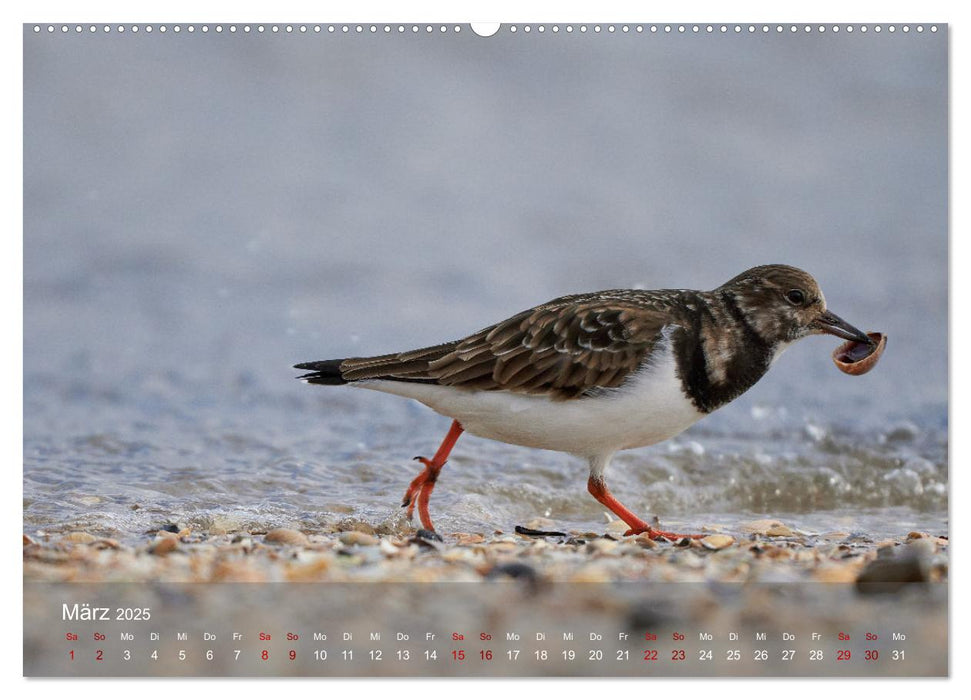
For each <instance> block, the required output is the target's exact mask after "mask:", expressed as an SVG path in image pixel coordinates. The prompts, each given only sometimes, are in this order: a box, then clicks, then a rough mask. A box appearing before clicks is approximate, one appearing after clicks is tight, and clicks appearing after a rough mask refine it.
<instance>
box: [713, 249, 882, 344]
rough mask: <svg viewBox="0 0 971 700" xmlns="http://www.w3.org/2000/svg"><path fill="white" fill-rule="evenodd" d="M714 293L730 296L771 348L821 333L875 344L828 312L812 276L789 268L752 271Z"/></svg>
mask: <svg viewBox="0 0 971 700" xmlns="http://www.w3.org/2000/svg"><path fill="white" fill-rule="evenodd" d="M714 293H715V294H727V295H728V296H729V297H730V298H731V299H732V300H733V301H734V303H735V305H736V307H737V308H738V310H739V312H740V313H741V315H742V316H743V317H744V319H745V321H746V322H747V323H748V324H749V325H750V326H751V327H752V329H753V330H754V331H755V332H756V333H757V334H758V335H759V336H760V337H761V338H762V339H763V340H765V341H766V342H768V343H769V344H771V345H779V344H788V343H791V342H793V341H795V340H798V339H799V338H804V337H805V336H807V335H815V334H818V333H829V334H830V335H835V336H837V337H839V338H843V339H845V340H853V341H856V342H859V343H867V344H868V345H870V344H872V342H873V341H871V340H870V339H869V338H868V337H867V335H866V334H865V333H863V332H862V331H860V330H859V329H857V328H855V327H854V326H851V325H850V324H849V323H847V322H846V321H844V320H843V319H841V318H840V317H839V316H837V315H836V314H834V313H833V312H832V311H829V310H828V309H827V308H826V299H825V297H824V296H823V292H822V291H821V290H820V288H819V285H818V284H817V283H816V280H814V279H813V277H812V275H810V274H809V273H808V272H804V271H802V270H800V269H798V268H795V267H790V266H789V265H761V266H759V267H753V268H752V269H751V270H746V271H745V272H743V273H742V274H740V275H738V276H737V277H734V278H733V279H731V280H729V281H728V282H726V283H725V284H723V285H722V286H721V287H719V288H718V289H716V290H715V291H714Z"/></svg>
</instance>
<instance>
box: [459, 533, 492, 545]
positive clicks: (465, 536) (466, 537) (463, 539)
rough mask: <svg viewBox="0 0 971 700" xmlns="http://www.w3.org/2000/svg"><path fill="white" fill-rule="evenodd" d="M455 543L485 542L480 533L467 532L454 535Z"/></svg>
mask: <svg viewBox="0 0 971 700" xmlns="http://www.w3.org/2000/svg"><path fill="white" fill-rule="evenodd" d="M456 538H457V544H459V545H463V546H465V545H470V544H481V543H482V542H485V537H484V536H483V535H480V534H469V533H465V532H462V533H459V534H458V535H456Z"/></svg>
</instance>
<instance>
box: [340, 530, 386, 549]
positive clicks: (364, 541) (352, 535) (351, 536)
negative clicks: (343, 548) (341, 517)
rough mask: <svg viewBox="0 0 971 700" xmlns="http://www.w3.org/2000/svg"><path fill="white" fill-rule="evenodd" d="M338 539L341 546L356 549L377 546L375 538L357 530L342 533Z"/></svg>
mask: <svg viewBox="0 0 971 700" xmlns="http://www.w3.org/2000/svg"><path fill="white" fill-rule="evenodd" d="M338 539H339V540H340V541H341V542H342V543H343V544H346V545H351V546H356V547H373V546H374V545H376V544H378V538H377V537H375V536H374V535H369V534H367V533H365V532H361V531H359V530H348V531H347V532H342V533H341V534H340V536H339V537H338Z"/></svg>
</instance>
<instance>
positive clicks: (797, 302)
mask: <svg viewBox="0 0 971 700" xmlns="http://www.w3.org/2000/svg"><path fill="white" fill-rule="evenodd" d="M786 301H788V302H789V303H790V304H792V305H793V306H802V305H803V304H805V303H806V295H805V293H804V292H803V291H802V290H801V289H790V290H789V291H788V292H786Z"/></svg>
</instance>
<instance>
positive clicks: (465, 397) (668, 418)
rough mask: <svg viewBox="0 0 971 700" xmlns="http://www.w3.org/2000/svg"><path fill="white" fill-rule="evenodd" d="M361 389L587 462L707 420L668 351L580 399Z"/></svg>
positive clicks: (378, 384)
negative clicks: (616, 385)
mask: <svg viewBox="0 0 971 700" xmlns="http://www.w3.org/2000/svg"><path fill="white" fill-rule="evenodd" d="M355 386H361V387H363V388H367V389H375V390H377V391H384V392H387V393H391V394H397V395H399V396H407V397H409V398H412V399H416V400H418V401H420V402H421V403H423V404H425V405H426V406H428V407H429V408H431V409H433V410H434V411H436V412H438V413H441V414H442V415H444V416H448V417H450V418H454V419H455V420H457V421H459V422H460V423H461V424H462V426H463V427H464V428H465V429H466V430H467V431H468V432H470V433H472V434H473V435H478V436H480V437H484V438H490V439H492V440H499V441H501V442H508V443H512V444H514V445H524V446H526V447H538V448H541V449H546V450H556V451H558V452H569V453H571V454H575V455H580V456H583V457H592V456H596V455H602V454H605V453H613V452H615V451H617V450H625V449H630V448H633V447H643V446H645V445H653V444H654V443H656V442H660V441H662V440H666V439H668V438H670V437H673V436H675V435H677V434H678V433H680V432H682V431H683V430H685V429H686V428H688V427H690V426H691V425H693V424H694V423H695V422H697V421H698V420H699V419H701V418H702V417H704V415H705V414H703V413H701V412H699V411H698V410H697V409H696V408H695V407H694V405H693V404H692V403H691V401H690V400H689V399H688V398H687V397H686V396H685V395H684V392H683V391H682V390H681V381H680V379H678V377H677V375H676V373H675V364H674V357H673V356H672V354H671V352H670V349H669V348H666V349H665V350H664V351H662V352H661V353H659V354H657V355H655V357H654V361H653V362H652V364H651V365H650V366H649V367H642V368H641V369H640V370H639V371H638V373H637V375H636V376H635V377H634V378H633V381H630V382H628V384H626V385H625V386H624V387H621V388H620V389H616V390H611V391H607V392H604V394H603V395H600V396H591V397H586V398H582V399H568V400H565V401H551V400H550V399H547V398H545V397H542V396H530V395H525V394H514V393H511V392H505V391H463V390H460V389H455V388H452V387H443V386H437V385H435V384H420V383H416V382H395V381H384V380H374V381H367V382H359V383H357V384H355Z"/></svg>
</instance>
